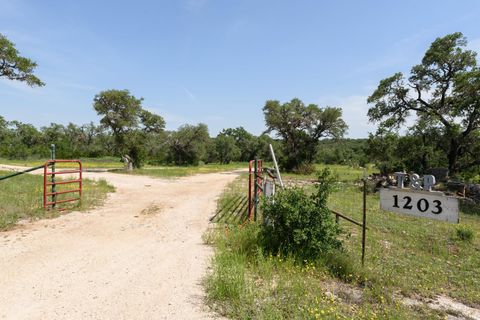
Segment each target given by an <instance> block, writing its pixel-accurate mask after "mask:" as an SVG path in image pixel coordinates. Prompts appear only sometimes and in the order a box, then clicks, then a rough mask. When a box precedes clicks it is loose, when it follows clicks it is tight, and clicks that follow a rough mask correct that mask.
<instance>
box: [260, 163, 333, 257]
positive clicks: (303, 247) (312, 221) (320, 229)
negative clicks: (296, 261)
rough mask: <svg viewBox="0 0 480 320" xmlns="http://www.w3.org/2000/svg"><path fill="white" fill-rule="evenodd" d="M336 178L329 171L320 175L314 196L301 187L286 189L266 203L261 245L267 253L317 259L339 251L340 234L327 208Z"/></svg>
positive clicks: (326, 170) (324, 171)
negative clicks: (333, 251) (335, 250)
mask: <svg viewBox="0 0 480 320" xmlns="http://www.w3.org/2000/svg"><path fill="white" fill-rule="evenodd" d="M332 187H333V178H332V176H331V174H330V171H329V170H328V169H325V170H323V171H322V173H321V174H320V175H319V183H318V185H317V190H316V192H315V193H314V194H312V195H308V194H307V193H305V191H304V190H303V189H300V188H287V189H285V190H282V191H280V192H278V193H277V194H275V195H274V196H273V197H271V198H269V199H268V200H267V201H265V202H264V205H263V218H264V223H263V225H262V228H261V231H260V239H261V243H262V245H263V247H264V249H265V251H267V252H271V253H273V254H281V255H283V256H289V255H292V256H294V257H297V258H300V259H302V261H304V260H314V259H316V258H317V257H318V256H320V255H321V254H323V253H327V252H329V251H330V250H332V249H335V248H339V247H340V246H341V243H340V241H339V240H337V235H338V233H339V229H338V226H337V225H336V223H335V221H334V218H333V215H332V214H331V212H330V210H329V209H328V207H327V199H328V196H329V194H330V193H331V191H332Z"/></svg>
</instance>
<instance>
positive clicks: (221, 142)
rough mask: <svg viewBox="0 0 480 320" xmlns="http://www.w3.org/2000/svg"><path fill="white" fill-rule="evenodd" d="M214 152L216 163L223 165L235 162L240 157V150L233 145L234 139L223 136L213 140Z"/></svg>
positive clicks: (220, 135)
mask: <svg viewBox="0 0 480 320" xmlns="http://www.w3.org/2000/svg"><path fill="white" fill-rule="evenodd" d="M215 151H216V154H217V157H218V161H219V162H220V163H223V164H228V163H230V162H232V161H237V160H238V159H239V157H240V155H241V151H240V148H238V147H237V145H236V144H235V139H234V138H232V137H230V136H226V135H223V134H219V135H218V136H217V138H215Z"/></svg>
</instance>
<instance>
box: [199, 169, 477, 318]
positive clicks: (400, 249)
mask: <svg viewBox="0 0 480 320" xmlns="http://www.w3.org/2000/svg"><path fill="white" fill-rule="evenodd" d="M333 169H337V170H336V171H337V173H338V175H339V181H344V182H341V183H339V184H338V186H337V190H336V191H335V192H334V193H333V194H332V196H331V197H330V199H329V206H330V208H331V209H335V210H338V211H341V212H343V213H345V214H347V215H348V216H350V217H352V218H354V219H356V220H357V221H361V206H362V193H361V189H360V184H359V183H357V182H356V180H357V179H358V178H357V177H358V175H359V174H360V176H359V177H361V176H362V170H361V171H358V169H357V170H356V169H349V168H347V167H338V166H337V167H336V168H333ZM338 169H340V170H338ZM369 170H370V169H369ZM289 176H290V175H285V177H286V178H288V177H289ZM292 178H297V179H299V178H300V177H292ZM312 178H313V176H311V177H308V179H312ZM245 179H246V178H245V177H242V178H240V179H238V180H236V181H235V182H234V183H233V184H232V185H231V186H230V187H229V188H227V189H226V191H225V193H224V195H223V196H222V197H221V198H220V200H219V205H225V203H228V202H229V199H231V198H232V197H234V196H235V194H236V193H245V192H246V189H245V186H246V183H245ZM367 207H368V216H367V225H368V228H369V230H368V231H367V243H366V263H365V267H364V268H362V267H361V264H360V257H361V252H360V251H361V230H360V229H359V227H357V226H355V225H352V224H350V223H348V222H346V221H344V220H340V225H341V227H342V234H341V239H342V241H343V247H344V249H345V250H344V251H342V252H337V253H335V254H334V255H332V256H330V257H326V258H323V259H319V261H314V262H311V263H308V264H306V265H303V264H298V263H295V262H294V261H293V259H291V258H288V257H273V256H265V255H264V254H262V252H261V249H260V247H259V246H258V244H257V240H256V235H257V232H258V226H256V225H255V224H253V225H249V226H247V227H244V228H238V227H234V226H230V227H229V228H228V232H226V231H225V229H224V228H223V227H222V228H219V230H220V231H217V232H215V233H213V234H210V235H209V236H207V237H206V238H207V241H209V242H212V243H214V245H215V247H216V254H215V257H214V259H213V272H212V274H211V275H210V276H209V277H208V278H207V279H206V281H205V285H206V288H207V293H208V297H209V301H210V304H211V305H212V306H213V307H214V308H215V309H216V310H217V311H219V312H221V313H222V314H225V315H227V316H229V317H231V318H235V319H251V318H254V319H445V317H446V316H447V312H446V311H442V310H432V309H430V308H428V307H427V306H426V304H425V303H419V304H418V305H415V306H407V305H405V304H404V303H403V301H405V298H406V297H408V298H410V299H412V300H413V301H417V302H422V301H426V300H427V299H428V298H434V297H435V296H437V295H443V296H447V297H450V298H452V299H454V300H456V301H459V302H462V303H464V304H466V305H469V306H472V307H477V308H478V307H480V276H479V274H478V266H479V265H480V239H479V235H480V216H472V215H466V214H463V213H462V214H461V218H460V221H461V222H460V224H459V225H455V224H448V223H445V222H439V221H433V220H427V219H421V218H413V217H408V216H401V215H397V214H394V213H388V212H384V211H381V210H380V209H379V198H378V194H371V195H368V197H367ZM470 233H473V235H474V238H473V239H470V240H469V237H466V236H465V234H470ZM339 267H341V268H339ZM450 313H451V314H455V312H454V311H452V312H450Z"/></svg>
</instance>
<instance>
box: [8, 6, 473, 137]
mask: <svg viewBox="0 0 480 320" xmlns="http://www.w3.org/2000/svg"><path fill="white" fill-rule="evenodd" d="M479 21H480V1H477V0H464V1H454V0H452V1H442V0H436V1H433V0H432V1H430V0H429V1H426V0H424V1H418V0H416V1H411V0H403V1H382V0H377V1H373V0H364V1H358V0H357V1H354V0H351V1H346V0H343V1H342V0H339V1H320V0H317V1H282V0H276V1H273V0H272V1H261V0H256V1H253V0H252V1H250V0H245V1H240V0H223V1H220V0H217V1H215V0H178V1H173V0H172V1H118V0H117V1H98V0H97V1H90V0H84V1H33V0H32V1H26V0H25V1H24V0H0V33H3V34H4V35H6V36H7V37H8V38H9V39H10V40H11V41H13V42H14V43H16V46H17V48H18V49H19V50H20V52H21V53H22V54H23V55H25V56H28V57H30V58H32V59H33V60H35V61H36V62H37V63H38V64H39V67H38V69H37V72H36V73H37V75H38V76H39V77H40V78H41V79H42V80H43V81H44V82H46V84H47V85H46V86H45V87H43V88H29V87H27V86H25V85H23V84H21V83H18V82H12V81H7V80H5V79H2V80H0V97H1V98H0V115H2V116H4V117H5V118H6V119H7V120H19V121H22V122H28V123H33V124H34V125H36V126H44V125H48V124H49V123H51V122H56V123H63V124H67V123H68V122H74V123H77V124H83V123H87V122H90V121H94V122H98V119H99V118H98V116H97V115H96V114H95V112H94V110H93V108H92V100H93V97H94V95H95V94H96V93H98V92H100V91H101V90H106V89H129V90H130V91H131V93H132V94H134V95H135V96H137V97H143V98H144V99H145V100H144V106H145V107H146V108H147V109H149V110H151V111H153V112H155V113H158V114H160V115H162V116H163V117H164V118H165V119H166V121H167V128H168V129H176V128H177V127H178V126H179V125H181V124H185V123H191V124H195V123H199V122H203V123H206V124H208V126H209V128H210V134H211V135H212V136H214V135H216V134H217V133H218V131H219V130H221V129H222V128H227V127H237V126H243V127H245V128H246V129H247V130H248V131H250V132H253V133H255V134H259V133H261V132H262V131H263V130H265V125H264V119H263V114H262V107H263V105H264V103H265V101H266V100H268V99H277V100H280V101H282V102H284V101H288V100H290V99H292V98H294V97H298V98H300V99H302V100H303V101H304V102H305V103H316V104H318V105H319V106H321V107H323V106H326V105H331V106H339V107H342V108H343V112H344V119H345V120H346V122H347V123H348V125H349V127H350V129H349V133H348V136H349V137H353V138H357V137H366V136H367V135H368V132H373V131H375V125H374V124H370V123H368V121H367V118H366V112H367V110H368V106H367V104H366V98H367V97H368V95H370V94H371V93H372V92H373V90H374V89H375V87H376V85H377V84H378V82H379V81H380V80H381V79H383V78H385V77H387V76H390V75H392V74H393V73H395V72H397V71H403V72H408V71H409V70H410V68H411V66H413V65H414V64H416V63H418V62H419V61H420V59H421V58H422V55H423V53H424V52H425V50H426V49H427V48H428V46H429V44H430V43H431V42H432V41H433V40H434V39H435V38H436V37H440V36H444V35H446V34H448V33H452V32H456V31H461V32H463V33H464V35H465V36H467V38H468V40H469V42H470V44H469V46H470V47H471V48H472V49H475V50H476V51H479V52H480V28H479V26H480V23H479Z"/></svg>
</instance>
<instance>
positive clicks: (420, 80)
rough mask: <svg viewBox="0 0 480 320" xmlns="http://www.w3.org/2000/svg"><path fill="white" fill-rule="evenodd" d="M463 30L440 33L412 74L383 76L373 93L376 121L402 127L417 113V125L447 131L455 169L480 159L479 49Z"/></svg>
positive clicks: (371, 112) (450, 165)
mask: <svg viewBox="0 0 480 320" xmlns="http://www.w3.org/2000/svg"><path fill="white" fill-rule="evenodd" d="M466 45H467V40H466V38H465V37H464V36H463V35H462V33H460V32H457V33H453V34H449V35H446V36H445V37H442V38H437V39H436V40H435V41H434V42H433V43H432V44H431V46H430V48H429V49H428V50H427V51H426V53H425V55H424V57H423V59H422V61H421V63H420V64H418V65H416V66H414V67H413V68H412V70H411V72H410V76H409V77H408V78H406V77H405V76H404V75H403V74H402V73H396V74H394V75H393V76H391V77H389V78H386V79H384V80H382V81H380V84H379V86H378V88H377V89H376V90H375V92H373V94H372V95H371V96H370V97H369V98H368V103H371V104H373V107H371V108H370V109H369V110H368V117H369V119H370V121H373V122H379V123H380V128H383V129H398V128H400V127H401V126H402V125H404V124H405V123H406V121H407V119H408V118H409V117H410V116H412V114H414V115H416V121H415V124H414V126H417V125H419V124H420V123H428V124H429V125H430V126H436V127H438V128H439V129H441V130H442V132H443V139H444V140H445V141H446V150H445V152H446V154H447V158H448V168H449V170H450V172H451V173H454V174H455V173H457V172H459V171H461V170H463V169H466V168H469V167H471V166H474V165H478V164H480V161H479V160H478V159H479V158H480V155H479V154H474V153H475V152H477V151H476V150H475V149H472V146H474V142H475V140H476V137H478V134H479V133H478V131H479V128H480V71H479V69H478V67H477V60H476V53H475V52H474V51H472V50H468V49H466V48H465V47H466Z"/></svg>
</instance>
